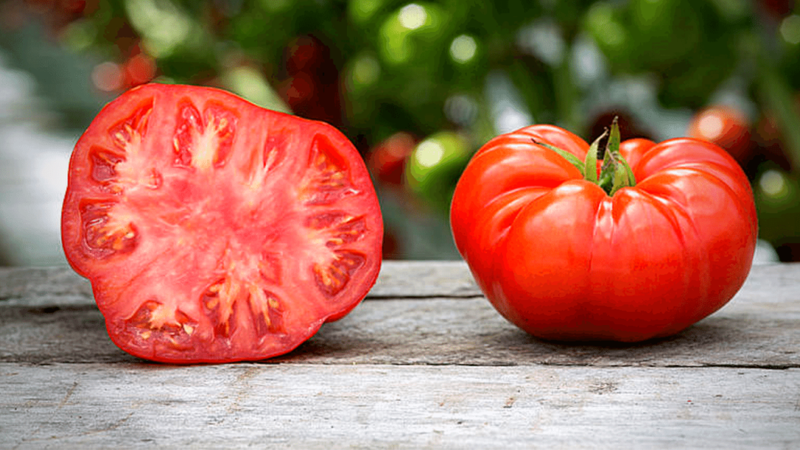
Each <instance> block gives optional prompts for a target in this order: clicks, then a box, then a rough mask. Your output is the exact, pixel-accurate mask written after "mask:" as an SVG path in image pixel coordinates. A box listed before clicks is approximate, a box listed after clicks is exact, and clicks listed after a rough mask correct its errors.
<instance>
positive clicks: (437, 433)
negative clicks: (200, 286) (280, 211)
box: [0, 262, 800, 450]
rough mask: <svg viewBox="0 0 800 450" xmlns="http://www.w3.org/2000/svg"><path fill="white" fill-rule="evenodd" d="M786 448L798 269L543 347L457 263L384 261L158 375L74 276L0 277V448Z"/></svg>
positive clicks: (799, 414)
mask: <svg viewBox="0 0 800 450" xmlns="http://www.w3.org/2000/svg"><path fill="white" fill-rule="evenodd" d="M631 445H633V446H634V447H636V448H726V449H727V448H786V449H790V448H799V447H800V265H793V264H778V265H772V266H756V267H754V268H753V271H752V272H751V275H750V277H749V278H748V280H747V282H746V283H745V285H744V287H743V288H742V290H741V291H740V292H739V293H738V294H737V296H736V297H735V298H734V299H733V300H732V301H731V303H729V304H728V305H727V306H726V307H724V308H723V309H722V310H720V311H718V312H717V313H715V314H714V315H712V316H711V317H709V318H707V319H705V320H703V321H701V322H700V323H698V324H696V325H695V326H693V327H691V328H689V329H688V330H686V331H684V332H683V333H680V334H678V335H677V336H674V337H672V338H668V339H662V340H658V341H652V342H646V343H642V344H637V345H621V344H594V345H589V344H569V345H568V344H559V343H553V342H545V341H541V340H537V339H534V338H532V337H530V336H528V335H526V334H525V333H523V332H521V331H519V330H518V329H516V328H515V327H514V326H513V325H511V324H509V323H507V322H506V321H505V320H504V319H503V318H502V317H500V316H499V314H497V313H496V312H495V311H494V309H492V307H491V305H490V304H489V303H488V302H487V301H486V299H485V298H484V297H483V296H482V295H481V294H480V292H479V291H478V290H477V288H476V286H475V284H474V282H473V281H472V278H471V276H470V274H469V271H468V269H467V267H466V266H465V265H464V264H463V263H460V262H446V263H442V262H387V263H386V264H384V268H383V270H382V272H381V276H380V278H379V280H378V283H377V284H376V286H375V288H374V289H373V290H372V292H371V293H370V295H369V297H368V298H367V300H365V301H364V302H363V303H362V304H361V305H359V306H358V307H357V308H356V309H355V310H354V311H353V312H352V313H351V314H350V315H348V316H346V317H345V318H344V319H342V320H340V321H338V322H334V323H329V324H326V325H324V326H323V328H322V329H321V330H320V332H319V333H318V334H317V335H316V336H314V337H313V338H312V339H311V340H309V341H308V342H307V343H305V344H304V345H302V346H301V347H300V348H298V349H297V350H296V351H294V352H292V353H290V354H288V355H285V356H283V357H280V358H275V359H272V360H268V361H261V362H254V363H239V364H225V365H196V366H170V365H162V364H152V363H148V362H145V361H142V360H139V359H136V358H133V357H131V356H129V355H127V354H126V353H124V352H122V351H120V350H119V349H117V348H116V347H115V346H114V345H113V344H112V343H111V341H110V340H109V339H108V336H107V334H106V331H105V327H104V322H103V317H102V315H101V314H100V312H99V311H98V310H97V308H96V306H95V305H94V301H93V300H92V296H91V287H90V286H89V283H88V282H87V281H86V280H84V279H82V278H80V277H78V276H77V275H75V274H74V273H72V272H71V271H70V270H69V269H67V268H43V269H0V448H3V449H5V448H11V449H14V448H89V449H93V448H109V446H113V447H120V448H152V447H159V448H160V447H164V448H186V447H189V448H238V447H269V448H303V449H317V448H319V449H326V450H328V449H330V448H437V449H438V448H445V449H447V448H464V447H465V446H469V447H477V448H503V449H508V448H538V447H544V448H551V447H557V448H620V447H623V448H629V447H630V446H631Z"/></svg>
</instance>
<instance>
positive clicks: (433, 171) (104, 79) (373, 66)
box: [0, 0, 800, 266]
mask: <svg viewBox="0 0 800 450" xmlns="http://www.w3.org/2000/svg"><path fill="white" fill-rule="evenodd" d="M0 5H1V6H0V265H11V266H14V265H26V266H30V265H34V266H35V265H54V264H56V265H57V264H65V263H66V261H65V260H64V257H63V254H62V251H61V245H60V241H59V220H60V208H61V200H62V198H63V195H64V190H65V188H66V173H67V164H68V160H69V154H70V152H71V149H72V146H73V145H74V144H75V142H76V141H77V139H78V137H79V136H80V134H81V132H82V131H83V130H84V129H85V128H86V126H88V124H89V122H90V121H91V120H92V118H93V117H94V115H95V114H96V113H97V112H98V111H99V109H100V108H101V107H102V106H103V105H104V104H105V103H106V102H108V101H110V100H111V99H113V98H114V97H115V96H117V95H119V94H120V93H122V92H123V91H125V90H126V89H128V88H131V87H133V86H136V85H138V84H142V83H146V82H151V81H154V82H162V83H189V84H198V85H207V86H215V87H221V88H224V89H227V90H230V91H233V92H235V93H237V94H239V95H241V96H243V97H245V98H247V99H248V100H250V101H252V102H254V103H256V104H259V105H261V106H265V107H268V108H271V109H276V110H280V111H284V112H290V113H293V114H296V115H298V116H302V117H307V118H311V119H318V120H323V121H326V122H329V123H331V124H333V125H334V126H336V127H337V128H339V129H340V130H341V131H342V132H343V133H344V134H345V135H347V136H348V137H349V138H350V139H351V140H352V141H353V143H354V144H355V145H356V147H357V148H358V149H359V150H360V151H361V154H362V155H363V157H364V159H365V161H366V162H367V165H368V167H369V169H370V171H371V173H372V176H373V177H374V181H375V185H376V188H377V190H378V194H379V197H380V201H381V205H382V209H383V213H384V219H385V224H386V239H385V255H384V256H385V257H386V258H389V259H456V258H458V254H457V253H456V251H455V249H454V246H453V244H452V238H451V236H450V232H449V227H448V222H447V208H448V203H449V197H450V195H451V193H452V190H453V188H454V186H455V183H456V181H457V179H458V177H459V175H460V173H461V171H462V170H463V168H464V166H465V165H466V162H467V160H468V159H469V157H470V155H471V154H472V153H473V152H474V151H475V150H477V148H479V147H480V146H481V145H482V144H483V143H485V142H486V141H487V140H489V139H490V138H491V137H493V136H495V135H497V134H499V133H504V132H508V131H512V130H515V129H517V128H520V127H522V126H525V125H529V124H533V123H552V124H557V125H560V126H562V127H565V128H567V129H569V130H571V131H573V132H575V133H577V134H579V135H581V136H583V137H584V138H585V139H586V140H588V141H591V140H593V139H594V138H595V137H597V136H598V135H599V134H600V133H601V132H602V130H603V129H604V128H605V127H607V126H609V124H610V122H611V118H612V117H614V116H619V118H620V122H621V127H622V135H623V139H625V138H631V137H647V138H650V139H653V140H656V141H660V140H664V139H668V138H672V137H679V136H696V137H700V138H703V139H707V140H711V141H713V142H716V143H718V144H719V145H721V146H722V147H724V148H726V149H727V150H728V151H729V152H730V153H731V154H732V155H733V156H734V157H735V158H736V159H737V160H738V161H739V162H740V163H741V164H742V167H743V168H744V169H745V171H746V173H747V174H748V176H749V177H750V179H751V181H752V185H753V190H754V193H755V197H756V202H757V207H758V211H759V221H760V238H761V245H760V246H759V250H758V252H757V260H758V261H760V262H764V261H774V260H778V259H780V260H783V261H796V260H800V183H799V182H798V180H799V179H800V178H798V177H800V120H799V119H798V106H799V105H800V8H797V9H795V2H794V1H791V0H699V1H697V0H607V1H589V0H572V1H564V0H443V1H437V2H434V1H429V2H422V1H420V2H410V1H408V0H209V1H195V0H191V1H190V0H106V1H100V0H85V1H79V0H60V1H59V0H5V1H3V2H2V3H0Z"/></svg>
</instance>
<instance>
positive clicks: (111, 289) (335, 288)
mask: <svg viewBox="0 0 800 450" xmlns="http://www.w3.org/2000/svg"><path fill="white" fill-rule="evenodd" d="M61 231H62V242H63V246H64V251H65V254H66V256H67V259H68V261H69V262H70V264H71V265H72V267H73V268H74V269H75V271H76V272H78V273H79V274H81V275H83V276H85V277H87V278H88V279H89V280H91V282H92V288H93V292H94V296H95V300H96V302H97V305H98V307H99V309H100V311H101V312H102V313H103V315H104V317H105V320H106V327H107V329H108V332H109V335H110V336H111V339H112V340H113V341H114V343H115V344H117V346H119V347H120V348H121V349H123V350H125V351H127V352H128V353H131V354H133V355H135V356H138V357H142V358H145V359H149V360H155V361H164V362H186V363H188V362H228V361H238V360H259V359H264V358H268V357H272V356H277V355H281V354H284V353H287V352H289V351H291V350H292V349H294V348H296V347H297V346H298V345H300V344H301V343H302V342H304V341H305V340H307V339H308V338H310V337H311V336H312V335H313V334H314V333H315V332H316V331H317V330H318V329H319V327H320V326H321V325H322V323H324V322H326V321H332V320H336V319H339V318H341V317H343V316H344V315H345V314H347V313H348V312H349V311H351V310H352V309H353V308H354V307H355V306H356V305H357V304H358V303H359V302H360V301H361V300H362V299H363V298H364V296H365V295H366V293H367V292H368V291H369V289H370V288H371V287H372V286H373V284H374V283H375V280H376V278H377V275H378V272H379V270H380V264H381V241H382V237H383V222H382V217H381V212H380V207H379V205H378V201H377V197H376V195H375V190H374V188H373V186H372V183H371V180H370V178H369V175H368V173H367V170H366V167H365V165H364V162H363V160H362V159H361V156H360V155H359V154H358V152H357V151H356V149H355V148H354V147H353V145H352V144H351V143H350V142H349V141H348V140H347V138H346V137H344V136H343V135H342V134H341V133H340V132H339V131H337V130H336V129H335V128H333V127H331V126H330V125H327V124H325V123H322V122H314V121H309V120H305V119H301V118H298V117H294V116H290V115H286V114H281V113H277V112H273V111H270V110H266V109H263V108H260V107H258V106H255V105H253V104H251V103H248V102H246V101H245V100H243V99H240V98H238V97H236V96H234V95H232V94H228V93H226V92H224V91H221V90H216V89H212V88H205V87H192V86H178V85H156V84H149V85H144V86H141V87H138V88H135V89H132V90H130V91H128V92H127V93H125V94H123V95H122V96H120V97H119V98H117V99H116V100H114V101H113V102H111V103H110V104H109V105H107V106H106V107H105V108H104V109H103V110H102V111H101V112H100V113H99V114H98V116H97V117H96V118H95V120H94V121H93V122H92V124H91V125H90V126H89V128H88V129H87V130H86V132H85V133H84V134H83V136H82V137H81V139H80V140H79V141H78V143H77V144H76V146H75V150H74V151H73V154H72V158H71V160H70V168H69V184H68V187H67V193H66V196H65V199H64V206H63V211H62V227H61Z"/></svg>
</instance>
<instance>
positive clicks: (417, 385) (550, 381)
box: [0, 364, 800, 449]
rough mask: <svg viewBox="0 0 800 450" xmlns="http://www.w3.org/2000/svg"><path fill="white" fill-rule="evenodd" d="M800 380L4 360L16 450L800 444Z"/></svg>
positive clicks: (0, 372)
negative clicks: (34, 366)
mask: <svg viewBox="0 0 800 450" xmlns="http://www.w3.org/2000/svg"><path fill="white" fill-rule="evenodd" d="M798 375H800V373H798V370H794V369H793V370H764V369H755V370H743V371H740V370H728V369H724V368H704V369H699V368H690V369H675V368H672V369H665V368H629V367H620V368H587V367H505V368H502V369H498V368H496V367H479V366H462V367H453V366H374V365H369V366H360V365H349V366H348V365H335V366H319V365H291V366H288V365H263V364H261V365H259V364H233V365H221V366H197V367H171V366H159V365H148V364H118V365H113V366H108V365H104V364H77V365H76V364H66V365H63V364H56V365H50V366H43V367H41V368H40V369H39V370H37V371H34V372H30V371H25V370H21V369H20V368H19V367H10V366H9V365H0V380H2V383H3V385H4V386H5V387H6V390H5V394H4V395H3V399H2V408H0V425H2V430H3V433H2V437H0V439H1V440H2V441H1V443H3V444H5V445H2V446H3V447H4V448H27V447H39V448H42V447H53V448H106V447H107V446H108V445H110V444H111V443H113V445H114V446H115V447H117V446H119V447H124V448H143V447H153V446H156V447H162V446H168V447H170V448H177V447H188V448H232V447H237V448H238V447H246V446H255V447H259V448H264V447H269V448H273V447H279V448H304V449H315V448H320V449H325V448H349V447H355V448H464V446H465V445H467V446H468V447H470V448H497V447H499V446H502V447H504V448H531V447H534V448H539V447H542V448H551V447H553V446H558V447H567V448H586V447H590V448H630V446H631V445H632V444H633V443H636V448H652V447H665V448H747V447H749V448H791V447H792V446H793V445H794V444H796V443H797V442H800V426H798V425H800V410H798V409H800V408H798V401H800V377H799V376H798ZM43 386H46V387H47V388H48V389H44V390H43V389H41V387H43ZM776 387H780V389H775V388H776Z"/></svg>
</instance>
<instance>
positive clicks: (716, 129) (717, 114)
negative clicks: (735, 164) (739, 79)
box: [687, 106, 753, 163]
mask: <svg viewBox="0 0 800 450" xmlns="http://www.w3.org/2000/svg"><path fill="white" fill-rule="evenodd" d="M687 135H688V136H689V137H693V138H697V139H702V140H704V141H708V142H711V143H714V144H717V145H718V146H720V147H722V148H724V149H725V150H727V151H728V153H730V154H731V155H733V157H734V158H736V160H737V161H739V162H740V163H742V162H745V161H747V159H748V158H749V157H750V153H751V150H752V148H753V147H752V141H751V136H750V121H749V120H747V117H745V115H744V114H743V113H741V112H739V111H737V110H736V109H734V108H730V107H727V106H712V107H709V108H706V109H704V110H702V111H700V112H698V113H697V114H696V115H695V116H694V117H693V118H692V120H691V122H690V123H689V130H688V131H687Z"/></svg>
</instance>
